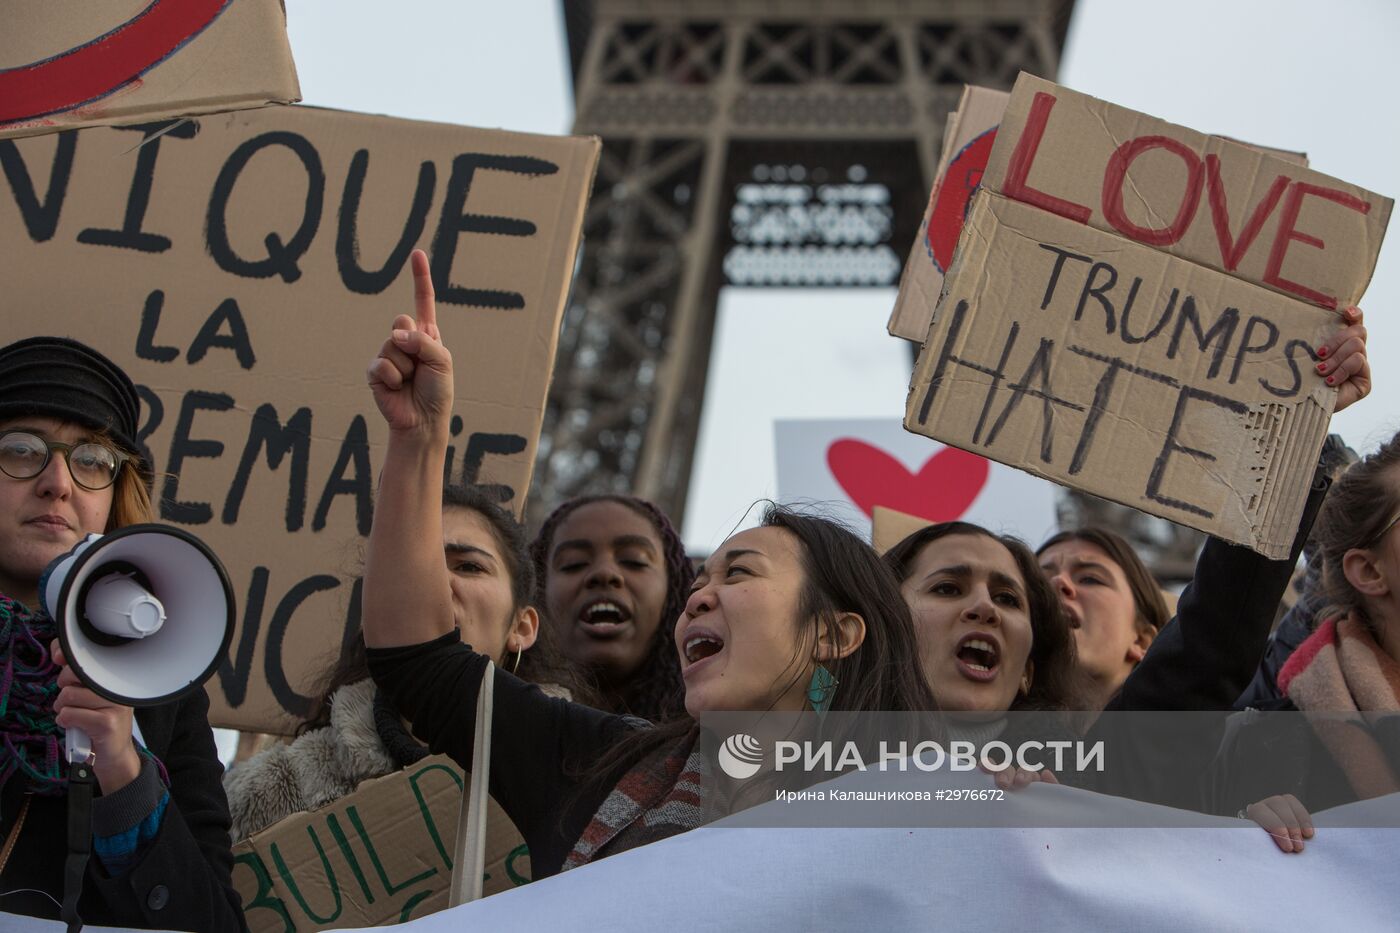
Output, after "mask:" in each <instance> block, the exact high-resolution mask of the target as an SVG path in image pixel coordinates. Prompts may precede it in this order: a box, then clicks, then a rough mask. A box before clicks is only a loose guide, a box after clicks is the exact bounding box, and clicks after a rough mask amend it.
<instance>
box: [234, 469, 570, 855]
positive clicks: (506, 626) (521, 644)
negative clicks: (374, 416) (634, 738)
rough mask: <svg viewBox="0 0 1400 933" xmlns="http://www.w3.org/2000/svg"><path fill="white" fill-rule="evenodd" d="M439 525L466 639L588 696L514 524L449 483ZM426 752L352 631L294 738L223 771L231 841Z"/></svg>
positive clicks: (519, 672)
mask: <svg viewBox="0 0 1400 933" xmlns="http://www.w3.org/2000/svg"><path fill="white" fill-rule="evenodd" d="M442 525H443V544H442V550H443V563H444V566H445V568H446V571H447V573H446V575H445V579H444V580H443V582H444V584H446V586H447V587H448V588H449V590H450V593H451V600H452V612H453V618H454V620H455V622H456V624H457V627H458V629H459V630H460V631H461V632H462V637H463V639H464V640H465V641H467V642H468V643H470V644H473V645H479V646H481V649H482V651H483V652H485V653H487V654H488V655H489V656H490V657H491V658H492V659H493V660H494V661H495V662H496V663H497V664H499V665H501V666H502V667H503V668H504V669H506V670H508V671H510V672H511V673H513V674H515V675H516V676H517V677H519V678H520V679H521V680H524V681H526V682H528V683H535V684H539V685H540V686H541V687H542V688H543V689H544V690H545V691H546V692H548V693H550V694H551V695H553V696H563V697H565V698H577V699H580V700H583V701H587V700H588V699H589V697H588V695H587V694H586V693H582V694H581V693H580V691H581V690H582V688H581V687H580V686H579V683H578V682H577V680H576V679H575V678H574V677H573V675H572V668H571V666H570V665H569V664H568V663H567V662H566V661H565V660H564V659H563V657H562V656H561V655H560V654H559V652H558V651H557V649H555V648H554V645H553V642H552V641H551V638H552V633H551V632H549V630H547V629H545V628H543V627H542V626H541V624H540V617H539V613H538V612H537V611H536V610H535V607H534V605H533V603H532V600H533V599H534V590H535V584H534V580H535V577H534V568H533V565H532V563H531V561H530V557H529V554H528V553H527V552H526V547H525V533H524V531H523V529H522V528H521V527H520V524H519V523H518V522H516V520H515V518H514V517H513V516H511V515H510V514H509V513H508V512H506V511H505V510H504V509H502V508H501V507H500V506H499V505H497V504H496V503H494V502H493V501H491V500H490V499H489V498H487V497H486V496H485V495H484V494H483V493H482V492H481V491H480V490H479V489H477V488H475V487H472V486H448V487H446V488H445V489H444V490H443V496H442ZM427 754H428V751H427V749H426V748H424V747H423V746H422V745H421V744H420V743H419V742H417V741H415V740H414V739H413V737H412V736H411V735H410V734H409V732H408V729H407V728H406V727H405V725H404V723H403V721H402V720H401V719H400V718H399V716H398V715H397V713H395V711H394V709H393V707H391V706H390V705H389V703H388V702H387V701H386V700H385V699H384V697H383V696H382V695H381V694H380V692H379V690H378V689H377V688H376V687H375V685H374V682H373V681H372V680H371V679H370V676H369V664H368V661H367V660H366V657H365V641H364V635H363V633H362V632H358V631H357V632H356V633H355V635H354V636H353V637H351V638H350V640H349V642H348V643H347V644H346V646H345V648H344V650H342V651H341V653H340V656H339V658H337V659H336V661H335V663H334V664H333V665H332V666H331V668H330V669H329V670H328V671H327V673H326V675H325V676H324V677H323V678H322V684H321V696H320V699H319V700H318V701H317V703H316V706H315V708H314V709H313V710H312V713H311V716H310V717H309V718H308V719H307V721H306V722H305V723H303V724H302V726H301V728H300V729H299V730H298V735H297V738H296V739H295V741H293V742H291V743H290V744H286V745H275V746H273V747H272V748H269V749H267V750H265V751H263V752H260V753H259V754H257V755H255V756H254V757H252V758H250V759H249V760H247V761H245V762H242V763H240V764H237V765H235V766H234V767H233V768H231V769H230V770H229V772H228V774H226V775H225V776H224V789H225V790H226V791H227V792H228V799H229V809H230V811H231V812H232V815H233V838H234V839H235V840H240V839H244V838H246V837H248V836H251V835H253V834H254V833H258V832H261V831H262V830H264V829H266V828H267V827H269V826H272V825H273V824H275V823H277V822H279V821H281V820H284V819H286V818H287V817H289V816H291V815H292V814H294V813H299V812H302V811H305V810H314V809H317V808H318V807H323V806H325V805H326V804H329V803H331V802H332V801H335V800H338V799H340V798H341V797H344V796H345V795H346V794H349V793H351V792H352V791H354V790H355V788H356V787H358V786H359V784H360V783H361V782H362V781H367V780H369V779H370V778H376V777H381V776H383V775H386V774H390V773H392V772H394V771H398V770H399V769H401V768H405V767H408V766H409V765H411V764H414V763H416V762H418V761H419V760H421V759H422V758H424V757H425V756H426V755H427Z"/></svg>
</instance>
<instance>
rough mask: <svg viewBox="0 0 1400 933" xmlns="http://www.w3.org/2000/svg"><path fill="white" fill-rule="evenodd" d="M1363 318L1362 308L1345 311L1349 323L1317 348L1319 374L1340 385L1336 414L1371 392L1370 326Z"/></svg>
mask: <svg viewBox="0 0 1400 933" xmlns="http://www.w3.org/2000/svg"><path fill="white" fill-rule="evenodd" d="M1361 318H1362V312H1361V309H1360V308H1356V307H1351V308H1346V309H1345V310H1343V311H1342V323H1343V324H1344V325H1345V326H1343V327H1342V329H1341V330H1339V331H1337V332H1336V333H1335V334H1333V335H1332V339H1331V340H1329V341H1327V342H1326V343H1324V344H1323V345H1322V346H1320V347H1318V348H1317V357H1318V360H1319V362H1318V364H1317V372H1318V374H1319V375H1321V376H1324V377H1326V379H1327V384H1328V385H1329V386H1336V387H1337V404H1336V405H1335V406H1334V407H1333V409H1332V411H1333V412H1334V413H1335V412H1339V411H1341V410H1342V409H1343V408H1346V407H1347V406H1348V405H1351V404H1352V403H1353V402H1359V401H1361V400H1362V399H1363V398H1365V397H1366V396H1368V395H1370V394H1371V363H1370V361H1369V360H1368V359H1367V358H1366V328H1365V326H1364V325H1363V324H1362V323H1361Z"/></svg>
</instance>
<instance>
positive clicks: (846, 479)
mask: <svg viewBox="0 0 1400 933" xmlns="http://www.w3.org/2000/svg"><path fill="white" fill-rule="evenodd" d="M774 447H775V449H776V451H777V461H778V464H777V466H778V495H779V498H780V499H781V500H782V501H783V502H797V503H815V504H817V505H820V506H822V507H823V508H825V509H827V510H828V511H831V512H832V513H833V517H835V518H838V519H840V520H841V521H843V522H844V523H845V524H846V525H848V526H850V527H851V528H853V529H855V530H856V531H857V533H859V534H869V533H870V532H871V523H872V520H874V521H875V522H876V524H877V525H878V515H879V514H880V510H881V509H882V508H884V509H891V510H895V511H898V512H902V513H904V514H907V515H912V516H914V517H915V520H916V521H919V522H921V523H923V524H929V523H932V522H942V521H953V520H955V519H961V520H963V521H968V522H974V523H976V524H979V525H985V526H987V527H988V528H990V529H992V530H993V531H995V532H997V533H999V534H1000V533H1007V534H1014V535H1017V536H1018V537H1022V538H1025V539H1026V540H1027V541H1029V542H1031V543H1032V544H1038V543H1039V542H1040V541H1043V540H1044V539H1045V538H1046V537H1047V536H1049V534H1050V533H1051V532H1052V531H1053V530H1054V528H1055V487H1054V485H1052V484H1051V483H1047V482H1045V481H1044V480H1040V479H1036V478H1035V477H1033V476H1028V475H1027V474H1025V473H1023V472H1021V471H1020V470H1014V469H1012V468H1011V467H1008V466H1003V465H1002V464H999V463H993V462H991V461H990V460H987V459H986V458H984V457H980V456H977V455H976V454H970V453H967V452H966V451H962V450H959V449H957V448H956V447H945V446H944V445H942V444H938V443H934V442H933V441H930V440H929V439H928V438H925V437H918V436H916V435H913V434H910V433H909V432H908V431H905V430H903V429H902V427H901V425H900V423H899V421H898V420H897V419H894V418H889V419H885V418H872V419H842V420H831V421H827V420H791V421H788V420H783V421H777V422H775V424H774ZM911 530H912V529H911ZM901 537H903V536H902V535H901ZM896 540H898V539H896ZM890 543H891V544H893V543H894V542H893V541H891V542H890Z"/></svg>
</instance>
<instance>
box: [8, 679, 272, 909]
mask: <svg viewBox="0 0 1400 933" xmlns="http://www.w3.org/2000/svg"><path fill="white" fill-rule="evenodd" d="M208 711H209V698H208V696H207V695H206V694H205V692H204V691H203V690H198V691H196V692H194V693H192V694H190V695H189V696H187V697H185V698H184V699H182V700H179V701H177V702H175V703H168V704H166V705H164V706H157V707H152V708H149V709H138V710H137V711H136V722H137V724H138V725H139V726H140V728H141V735H142V738H143V739H144V740H145V745H146V747H147V748H148V749H149V750H150V751H151V753H152V754H154V755H155V756H156V757H157V758H159V759H160V760H161V761H162V762H163V763H164V764H165V767H166V770H167V772H168V773H169V775H170V803H169V805H168V806H167V807H166V808H165V813H164V815H163V817H162V819H161V826H160V833H159V835H158V836H157V837H156V838H155V840H154V841H153V842H151V843H150V844H149V847H148V848H147V849H146V851H145V852H144V853H143V854H142V856H141V858H140V860H139V861H138V862H137V863H136V864H135V865H134V866H132V868H131V869H130V870H129V871H128V872H127V873H126V874H124V875H123V876H122V877H120V878H109V877H107V873H106V872H105V871H104V870H103V868H102V865H101V863H100V861H99V859H98V857H97V855H96V853H94V854H93V855H92V857H91V859H90V860H89V861H88V868H87V877H86V880H85V881H84V883H83V896H82V900H81V901H80V902H79V904H78V911H79V913H80V914H81V915H82V918H83V922H84V923H86V924H94V925H95V924H102V925H106V926H124V927H148V928H157V929H164V930H198V931H201V933H203V931H224V930H239V931H242V930H246V929H247V925H246V924H245V923H244V921H243V911H242V908H241V906H240V904H239V899H238V894H237V893H236V892H235V891H234V889H233V883H232V880H231V874H232V871H233V855H232V853H231V852H230V851H229V848H230V847H229V813H228V801H227V800H226V799H225V797H224V788H223V784H222V782H221V778H222V776H223V771H224V769H223V766H222V765H221V764H220V763H219V757H218V754H217V752H216V751H215V748H214V734H213V732H212V731H211V730H210V728H209V720H208ZM23 801H24V780H23V778H22V777H20V776H15V777H12V778H11V779H10V780H9V781H8V782H7V783H6V785H5V787H4V789H3V791H0V839H4V838H6V837H7V836H8V834H9V831H10V828H11V826H13V825H14V822H15V818H16V817H17V816H18V814H19V811H20V807H21V806H22V805H23ZM98 803H100V800H94V807H96V804H98ZM66 832H67V801H66V798H65V797H63V796H58V797H39V796H35V797H34V798H33V799H32V800H31V802H30V806H29V813H28V815H27V816H26V817H25V821H24V827H23V829H21V831H20V836H19V840H18V842H17V844H16V846H15V849H14V852H13V854H12V855H11V856H10V860H9V862H8V863H7V864H6V866H5V871H4V873H3V874H0V911H5V912H7V913H15V914H29V915H32V916H38V917H49V918H54V919H57V917H58V902H60V901H62V899H63V862H64V858H65V856H66V855H67V838H66ZM23 889H37V890H38V891H43V892H47V893H48V895H49V896H48V897H46V896H44V895H43V894H36V893H30V892H27V891H23ZM6 892H15V893H6ZM50 897H51V898H52V900H50Z"/></svg>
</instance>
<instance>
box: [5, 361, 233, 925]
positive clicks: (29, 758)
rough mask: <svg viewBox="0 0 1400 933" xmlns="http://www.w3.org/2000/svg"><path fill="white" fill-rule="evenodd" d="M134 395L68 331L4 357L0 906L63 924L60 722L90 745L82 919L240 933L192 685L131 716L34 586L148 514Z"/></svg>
mask: <svg viewBox="0 0 1400 933" xmlns="http://www.w3.org/2000/svg"><path fill="white" fill-rule="evenodd" d="M139 413H140V402H139V399H138V397H137V394H136V388H135V386H134V385H133V384H132V382H131V379H130V378H129V377H128V376H127V375H126V373H124V372H123V371H122V370H121V368H120V367H118V366H117V365H116V364H114V363H113V362H112V361H111V360H109V359H107V358H106V357H105V356H103V355H102V354H100V353H98V352H97V351H96V350H93V349H92V348H90V347H87V346H85V345H83V344H81V343H78V342H77V341H75V340H68V339H66V338H61V337H34V338H30V339H28V340H21V341H19V342H17V343H12V344H10V345H9V346H7V347H4V348H3V349H0V911H5V912H7V913H16V914H29V915H33V916H41V917H58V916H59V908H60V901H61V898H62V896H63V890H64V867H65V866H64V863H65V859H66V857H67V766H66V762H65V761H64V755H63V732H64V730H65V729H67V728H70V727H77V728H80V729H82V730H83V731H85V732H86V733H87V734H88V735H89V736H90V737H91V739H92V749H93V756H94V757H93V761H92V770H93V774H94V777H95V778H96V787H95V789H94V799H93V801H92V834H93V835H92V855H91V857H90V858H89V860H88V863H87V868H86V872H85V876H84V880H83V895H82V899H81V900H80V901H79V903H78V912H79V914H80V915H81V916H82V918H83V920H84V922H86V923H90V924H103V925H110V926H124V927H150V928H159V929H185V930H241V929H246V925H245V924H244V922H243V915H242V911H241V909H240V907H239V901H238V895H237V894H236V893H235V892H234V890H233V886H232V883H231V880H230V875H231V872H232V867H233V858H232V854H231V853H230V851H229V835H228V832H229V814H228V803H227V801H226V800H225V799H224V792H223V787H222V785H221V784H220V777H221V775H222V773H223V768H222V766H221V765H220V764H219V759H218V756H217V754H216V752H215V749H214V737H213V733H212V732H211V731H210V729H209V722H208V719H207V717H206V714H207V710H208V707H209V700H208V697H207V696H206V695H205V693H204V691H202V690H198V691H195V692H194V693H191V694H189V695H187V696H186V697H185V698H184V699H181V700H179V701H176V702H174V703H169V704H166V705H163V706H157V707H151V708H148V709H142V710H139V711H133V710H132V709H130V708H128V707H123V706H118V705H116V704H114V703H111V702H109V701H108V700H105V699H103V698H102V697H100V696H98V695H97V694H96V693H94V692H93V691H91V690H89V689H88V688H86V687H84V686H82V685H81V684H80V683H79V681H78V678H77V677H76V675H74V674H73V672H72V671H71V670H70V669H69V668H68V667H67V666H66V665H65V661H64V658H63V655H62V652H61V650H60V649H59V646H58V641H57V629H56V627H55V625H54V622H53V621H52V620H51V619H49V618H48V617H47V616H46V615H44V614H43V613H42V612H41V611H40V604H39V599H38V591H39V578H40V575H41V574H42V573H43V572H44V570H45V568H47V567H48V565H49V563H50V562H51V561H52V560H53V559H54V558H56V557H59V556H60V555H62V554H65V553H67V552H68V551H69V550H71V549H72V548H73V546H74V545H75V544H77V543H78V541H80V540H81V539H82V538H83V537H84V536H85V535H87V534H89V533H90V532H97V533H99V534H103V533H106V532H109V531H113V530H115V529H117V528H121V527H124V526H126V525H132V524H137V523H140V522H147V521H150V520H151V502H150V496H149V494H148V491H147V490H148V484H149V483H150V480H151V468H150V465H149V464H148V463H147V462H146V460H145V458H144V457H143V456H142V455H141V453H140V452H139V448H138V446H137V443H136V436H137V433H136V432H137V425H138V417H139Z"/></svg>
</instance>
